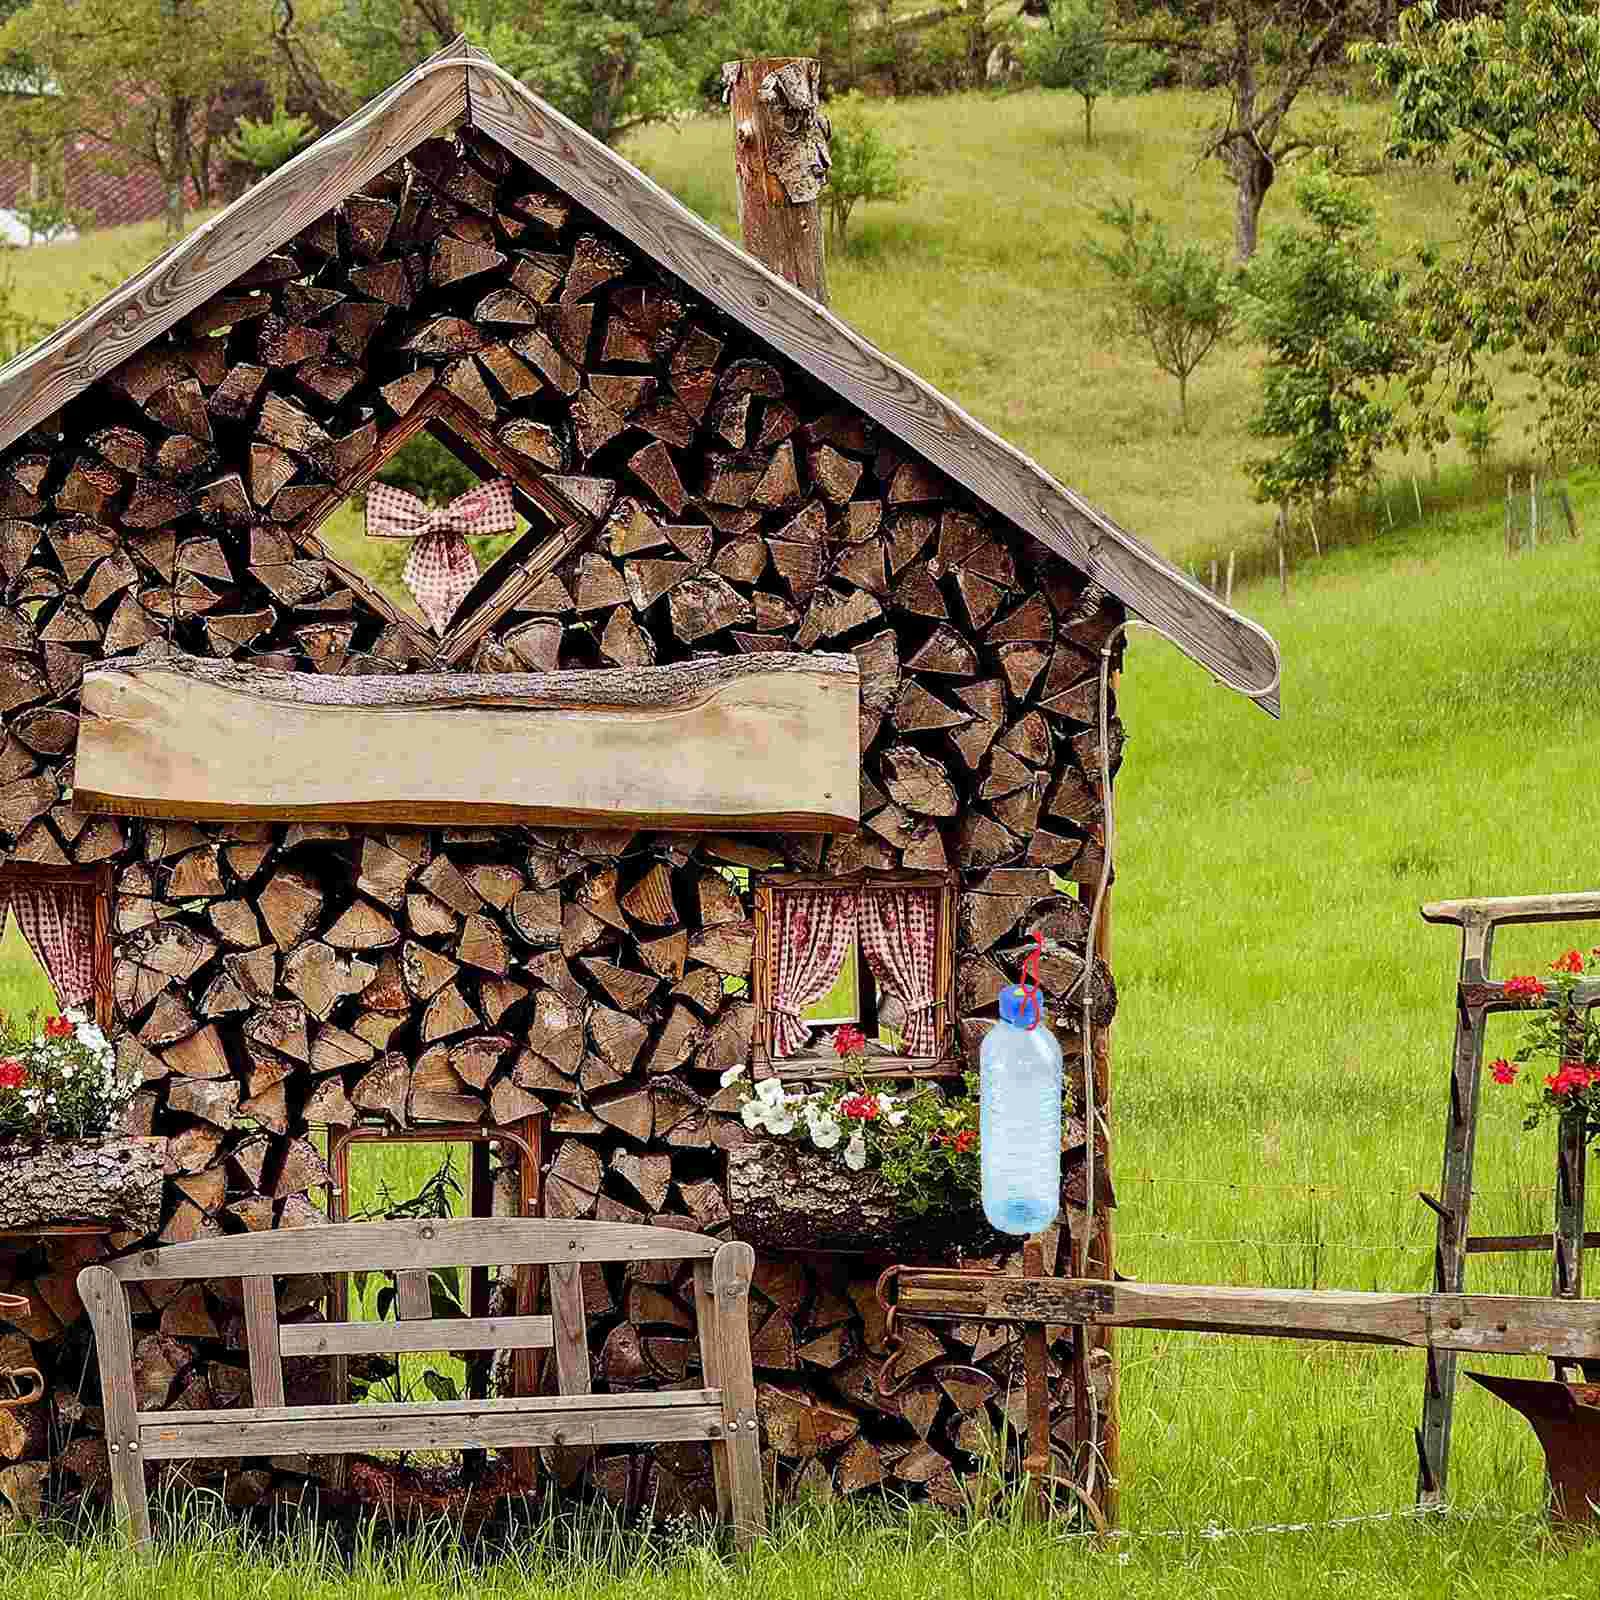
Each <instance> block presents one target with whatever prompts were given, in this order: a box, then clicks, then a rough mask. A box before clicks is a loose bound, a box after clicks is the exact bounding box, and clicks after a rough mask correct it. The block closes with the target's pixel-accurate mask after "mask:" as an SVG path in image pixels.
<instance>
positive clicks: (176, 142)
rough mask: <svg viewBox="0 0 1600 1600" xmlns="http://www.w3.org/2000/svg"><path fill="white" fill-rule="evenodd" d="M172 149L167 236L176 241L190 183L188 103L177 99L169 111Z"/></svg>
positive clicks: (168, 159) (180, 231)
mask: <svg viewBox="0 0 1600 1600" xmlns="http://www.w3.org/2000/svg"><path fill="white" fill-rule="evenodd" d="M167 115H168V120H169V123H170V126H171V132H172V146H171V148H170V149H169V150H168V152H167V171H166V179H167V232H168V234H170V235H171V236H172V237H173V238H177V237H178V236H179V235H180V234H181V233H182V232H183V212H184V193H183V186H184V184H185V183H187V182H188V180H189V159H190V156H191V154H192V148H191V145H192V141H191V139H190V134H189V101H188V99H187V98H185V97H183V96H179V97H178V98H177V99H175V100H174V101H173V102H172V105H171V106H170V108H169V109H168V113H167Z"/></svg>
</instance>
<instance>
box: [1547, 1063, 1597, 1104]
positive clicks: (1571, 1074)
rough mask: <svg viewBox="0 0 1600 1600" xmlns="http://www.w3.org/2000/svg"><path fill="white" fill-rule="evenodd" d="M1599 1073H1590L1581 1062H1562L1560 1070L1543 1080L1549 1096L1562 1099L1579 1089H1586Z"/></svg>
mask: <svg viewBox="0 0 1600 1600" xmlns="http://www.w3.org/2000/svg"><path fill="white" fill-rule="evenodd" d="M1597 1077H1600V1073H1595V1072H1591V1071H1590V1070H1589V1068H1588V1067H1586V1066H1584V1064H1583V1063H1582V1062H1581V1061H1563V1062H1562V1063H1561V1070H1560V1071H1559V1072H1557V1073H1553V1074H1552V1075H1551V1076H1550V1077H1548V1078H1546V1079H1545V1080H1544V1086H1545V1088H1547V1089H1548V1090H1549V1091H1550V1092H1551V1094H1553V1095H1557V1096H1559V1097H1562V1098H1564V1097H1565V1096H1567V1095H1569V1094H1575V1093H1576V1092H1577V1091H1578V1090H1580V1089H1587V1088H1588V1087H1589V1085H1590V1084H1592V1083H1593V1082H1594V1081H1595V1079H1596V1078H1597Z"/></svg>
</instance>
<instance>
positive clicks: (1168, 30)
mask: <svg viewBox="0 0 1600 1600" xmlns="http://www.w3.org/2000/svg"><path fill="white" fill-rule="evenodd" d="M1115 3H1116V5H1117V9H1118V22H1119V24H1120V26H1121V31H1122V35H1123V37H1124V38H1125V39H1126V40H1128V41H1129V42H1136V43H1140V44H1144V45H1147V46H1149V47H1150V48H1152V49H1155V50H1158V51H1160V52H1161V53H1162V54H1164V55H1168V56H1174V57H1183V58H1184V59H1186V60H1187V61H1188V62H1189V63H1190V64H1191V66H1192V67H1193V68H1194V69H1195V70H1196V71H1197V72H1198V73H1199V74H1200V75H1201V76H1202V77H1203V79H1204V81H1206V82H1208V83H1215V84H1217V85H1218V86H1219V87H1220V88H1221V89H1222V91H1223V93H1225V94H1226V95H1227V108H1226V110H1225V111H1223V113H1222V114H1221V115H1220V116H1219V117H1217V118H1216V119H1215V120H1214V121H1213V123H1212V125H1211V128H1210V130H1209V131H1208V132H1207V134H1206V143H1205V153H1206V154H1207V155H1209V156H1215V157H1216V158H1217V160H1218V161H1220V162H1221V163H1222V167H1223V170H1224V171H1225V172H1226V173H1227V175H1228V180H1229V182H1231V183H1232V184H1233V187H1234V224H1233V237H1234V253H1235V255H1236V256H1237V258H1238V260H1239V261H1240V262H1241V263H1243V262H1246V261H1248V260H1249V259H1250V257H1251V256H1253V255H1254V254H1255V251H1256V240H1257V235H1258V232H1259V228H1260V219H1261V206H1262V202H1263V201H1264V200H1265V199H1266V197H1267V191H1268V190H1269V189H1270V188H1271V187H1272V185H1273V183H1274V182H1275V181H1276V179H1277V176H1278V169H1279V168H1280V167H1281V166H1282V165H1283V164H1284V163H1285V162H1286V161H1288V160H1290V159H1291V158H1293V157H1294V156H1297V155H1302V154H1304V153H1306V152H1307V151H1312V150H1319V149H1329V148H1333V147H1336V146H1337V144H1338V142H1339V133H1338V129H1337V127H1336V126H1335V125H1334V124H1333V122H1332V121H1331V120H1330V119H1328V118H1326V117H1324V118H1323V119H1321V120H1320V121H1319V120H1317V119H1315V118H1312V119H1307V118H1304V117H1296V116H1295V115H1294V112H1295V106H1296V102H1297V101H1299V99H1300V97H1301V96H1302V95H1303V94H1304V93H1305V92H1306V91H1307V90H1308V89H1310V88H1312V87H1314V86H1315V85H1316V84H1317V83H1318V82H1319V81H1320V80H1321V79H1323V78H1324V77H1325V75H1326V74H1327V71H1328V69H1329V68H1330V67H1333V66H1335V65H1337V64H1338V63H1340V62H1342V61H1343V60H1344V59H1345V52H1346V50H1347V49H1348V47H1349V46H1350V45H1351V44H1352V43H1353V42H1357V41H1360V40H1365V39H1369V38H1370V37H1371V36H1372V34H1373V33H1374V31H1375V30H1377V29H1380V28H1382V27H1383V26H1384V25H1385V22H1386V19H1387V17H1388V15H1389V12H1390V11H1391V10H1392V0H1115Z"/></svg>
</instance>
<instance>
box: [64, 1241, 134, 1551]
mask: <svg viewBox="0 0 1600 1600" xmlns="http://www.w3.org/2000/svg"><path fill="white" fill-rule="evenodd" d="M78 1297H79V1298H80V1299H81V1300H82V1301H83V1304H84V1309H85V1310H86V1311H87V1312H88V1313H89V1321H90V1323H91V1324H92V1325H93V1327H94V1342H95V1353H96V1355H97V1356H98V1357H99V1361H100V1399H101V1403H102V1404H103V1405H104V1407H105V1419H106V1451H107V1457H106V1459H107V1460H108V1461H109V1462H110V1465H111V1503H112V1505H113V1507H114V1508H115V1510H116V1514H117V1523H118V1526H120V1527H122V1528H124V1529H126V1530H127V1535H128V1541H129V1543H130V1544H133V1545H135V1546H137V1545H142V1544H148V1543H149V1540H150V1502H149V1500H148V1499H147V1498H146V1495H145V1488H144V1458H143V1457H142V1456H141V1455H140V1453H139V1422H138V1418H137V1416H136V1413H137V1411H138V1408H139V1407H138V1400H137V1398H136V1396H135V1394H134V1389H133V1321H132V1317H131V1315H130V1313H129V1308H128V1292H127V1290H126V1289H124V1288H123V1286H122V1285H121V1284H120V1283H119V1282H118V1281H117V1278H116V1275H115V1274H114V1273H113V1272H112V1271H111V1270H110V1269H109V1268H107V1267H100V1266H93V1267H85V1268H84V1269H83V1271H82V1272H80V1273H79V1274H78Z"/></svg>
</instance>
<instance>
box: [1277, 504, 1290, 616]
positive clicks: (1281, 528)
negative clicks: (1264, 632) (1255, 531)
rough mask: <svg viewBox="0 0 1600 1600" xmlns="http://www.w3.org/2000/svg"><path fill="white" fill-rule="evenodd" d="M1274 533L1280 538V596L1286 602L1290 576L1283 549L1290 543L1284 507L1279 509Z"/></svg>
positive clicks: (1287, 520) (1287, 519) (1286, 514)
mask: <svg viewBox="0 0 1600 1600" xmlns="http://www.w3.org/2000/svg"><path fill="white" fill-rule="evenodd" d="M1273 531H1274V532H1275V533H1276V534H1277V536H1278V594H1279V595H1280V596H1281V597H1282V598H1283V599H1285V600H1287V599H1288V598H1289V574H1288V569H1287V568H1286V567H1285V565H1284V554H1283V547H1284V546H1285V545H1286V544H1288V542H1289V514H1288V512H1287V511H1285V510H1284V509H1283V507H1282V506H1279V507H1278V520H1277V522H1276V523H1275V524H1274V527H1273Z"/></svg>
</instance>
